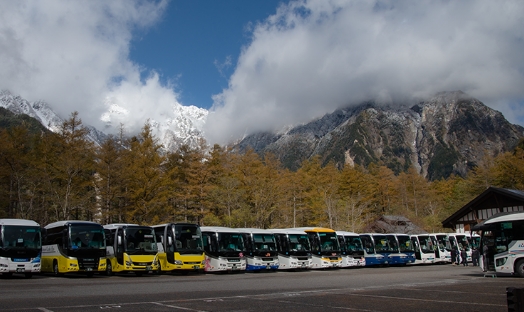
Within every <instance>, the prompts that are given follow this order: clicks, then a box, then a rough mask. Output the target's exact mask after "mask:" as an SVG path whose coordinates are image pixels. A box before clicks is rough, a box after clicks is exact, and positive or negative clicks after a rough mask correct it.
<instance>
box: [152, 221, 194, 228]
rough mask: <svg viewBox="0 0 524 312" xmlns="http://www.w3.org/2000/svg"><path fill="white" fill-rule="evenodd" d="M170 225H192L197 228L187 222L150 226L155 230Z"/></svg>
mask: <svg viewBox="0 0 524 312" xmlns="http://www.w3.org/2000/svg"><path fill="white" fill-rule="evenodd" d="M170 225H194V226H198V227H199V225H198V224H196V223H189V222H169V223H164V224H157V225H152V227H154V228H156V227H166V226H170Z"/></svg>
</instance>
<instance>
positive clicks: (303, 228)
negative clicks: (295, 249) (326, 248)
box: [291, 226, 335, 233]
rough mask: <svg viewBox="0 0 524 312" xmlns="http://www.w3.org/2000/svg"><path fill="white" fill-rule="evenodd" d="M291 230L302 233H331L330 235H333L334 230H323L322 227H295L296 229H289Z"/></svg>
mask: <svg viewBox="0 0 524 312" xmlns="http://www.w3.org/2000/svg"><path fill="white" fill-rule="evenodd" d="M291 229H295V230H302V231H304V232H332V233H335V230H333V229H329V228H324V227H314V226H311V227H307V226H306V227H296V228H291Z"/></svg>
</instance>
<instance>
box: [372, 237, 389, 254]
mask: <svg viewBox="0 0 524 312" xmlns="http://www.w3.org/2000/svg"><path fill="white" fill-rule="evenodd" d="M373 240H374V241H375V251H376V252H377V253H388V252H389V242H388V239H387V237H386V235H373Z"/></svg>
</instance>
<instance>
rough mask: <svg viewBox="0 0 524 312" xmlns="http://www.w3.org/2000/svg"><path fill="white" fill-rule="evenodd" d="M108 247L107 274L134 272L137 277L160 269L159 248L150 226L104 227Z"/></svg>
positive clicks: (114, 225) (125, 225)
mask: <svg viewBox="0 0 524 312" xmlns="http://www.w3.org/2000/svg"><path fill="white" fill-rule="evenodd" d="M104 230H105V234H106V245H107V265H106V274H107V275H113V273H117V272H123V273H128V272H134V273H135V274H136V275H137V276H141V275H142V274H144V273H151V272H154V271H156V270H157V269H158V247H157V243H156V240H155V232H154V230H153V228H152V227H150V226H141V225H138V224H122V223H114V224H108V225H104Z"/></svg>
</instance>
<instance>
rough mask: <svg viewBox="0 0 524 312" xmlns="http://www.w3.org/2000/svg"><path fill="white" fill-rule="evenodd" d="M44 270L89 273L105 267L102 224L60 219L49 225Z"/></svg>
mask: <svg viewBox="0 0 524 312" xmlns="http://www.w3.org/2000/svg"><path fill="white" fill-rule="evenodd" d="M41 270H42V272H47V273H53V274H54V275H61V274H63V273H78V272H82V273H86V274H87V275H88V276H92V275H93V274H94V273H95V272H105V270H106V244H105V236H104V228H103V227H102V225H100V224H98V223H95V222H90V221H74V220H69V221H58V222H54V223H51V224H48V225H46V227H45V235H44V242H43V245H42V269H41Z"/></svg>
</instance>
